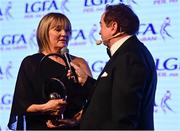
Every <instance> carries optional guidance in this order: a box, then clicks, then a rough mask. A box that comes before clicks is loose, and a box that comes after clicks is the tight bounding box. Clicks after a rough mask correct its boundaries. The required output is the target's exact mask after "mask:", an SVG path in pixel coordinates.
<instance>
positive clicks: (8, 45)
mask: <svg viewBox="0 0 180 131" xmlns="http://www.w3.org/2000/svg"><path fill="white" fill-rule="evenodd" d="M0 40H1V43H0V51H12V50H27V49H37V47H38V46H37V42H36V30H35V29H34V30H32V32H31V33H30V34H29V36H28V34H26V35H25V34H23V33H22V34H5V35H2V36H0Z"/></svg>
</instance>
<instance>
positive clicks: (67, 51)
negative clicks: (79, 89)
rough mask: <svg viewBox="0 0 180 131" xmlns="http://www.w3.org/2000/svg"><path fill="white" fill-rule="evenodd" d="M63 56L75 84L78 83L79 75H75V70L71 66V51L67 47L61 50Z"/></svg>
mask: <svg viewBox="0 0 180 131" xmlns="http://www.w3.org/2000/svg"><path fill="white" fill-rule="evenodd" d="M60 53H61V55H63V56H64V58H65V63H66V66H67V67H68V69H69V70H70V71H71V77H72V79H73V80H74V82H75V83H77V82H78V78H77V75H76V73H75V70H74V68H73V67H72V66H71V64H70V62H71V57H70V55H69V49H68V48H67V47H63V48H62V49H61V52H60Z"/></svg>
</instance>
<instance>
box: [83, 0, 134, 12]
mask: <svg viewBox="0 0 180 131" xmlns="http://www.w3.org/2000/svg"><path fill="white" fill-rule="evenodd" d="M116 3H126V4H128V5H130V6H132V5H134V4H137V2H136V1H135V0H84V8H83V12H85V13H93V12H97V11H103V10H104V7H105V6H106V5H107V4H116Z"/></svg>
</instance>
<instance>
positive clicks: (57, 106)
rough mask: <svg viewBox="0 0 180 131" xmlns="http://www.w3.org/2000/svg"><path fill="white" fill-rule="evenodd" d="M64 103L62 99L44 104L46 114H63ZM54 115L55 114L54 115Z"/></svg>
mask: <svg viewBox="0 0 180 131" xmlns="http://www.w3.org/2000/svg"><path fill="white" fill-rule="evenodd" d="M66 105H67V103H66V101H65V100H63V99H52V100H49V101H48V102H47V103H46V104H45V110H46V112H50V113H52V114H53V113H57V111H58V113H63V112H64V110H65V108H66ZM54 115H55V114H54Z"/></svg>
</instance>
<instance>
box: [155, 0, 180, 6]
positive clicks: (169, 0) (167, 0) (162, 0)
mask: <svg viewBox="0 0 180 131" xmlns="http://www.w3.org/2000/svg"><path fill="white" fill-rule="evenodd" d="M177 2H178V0H154V1H153V4H154V5H164V4H170V3H177Z"/></svg>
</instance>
